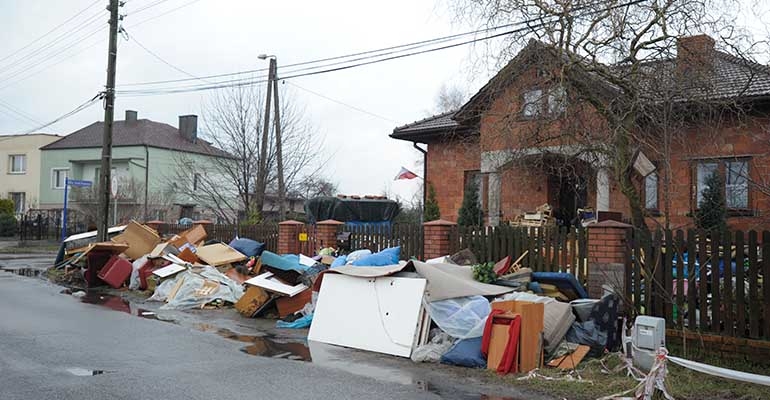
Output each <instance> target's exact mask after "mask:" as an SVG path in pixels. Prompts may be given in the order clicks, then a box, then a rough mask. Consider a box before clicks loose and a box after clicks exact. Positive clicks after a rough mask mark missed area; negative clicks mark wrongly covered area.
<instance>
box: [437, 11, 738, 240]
mask: <svg viewBox="0 0 770 400" xmlns="http://www.w3.org/2000/svg"><path fill="white" fill-rule="evenodd" d="M737 5H738V4H737V1H735V0H606V1H596V0H504V1H496V0H457V1H453V2H452V3H451V7H452V8H453V10H454V11H455V13H456V15H457V16H458V18H459V19H461V20H464V21H470V22H471V23H473V24H474V25H477V26H478V25H481V26H497V25H502V24H510V23H513V24H516V29H515V30H513V32H512V33H511V35H510V36H508V37H507V39H506V40H505V41H504V42H503V44H502V46H501V47H500V48H497V49H495V51H494V52H493V53H492V56H493V57H494V59H495V60H496V61H497V62H498V65H503V64H505V63H507V62H508V61H509V60H510V59H511V58H513V56H514V55H516V54H518V52H519V51H520V50H521V49H522V48H525V47H526V48H529V49H530V51H532V52H534V53H535V54H533V55H532V57H530V60H535V61H534V62H533V63H532V64H531V65H516V66H514V67H515V68H521V69H526V68H535V69H536V70H537V71H538V74H537V79H540V80H541V81H544V82H548V84H549V85H550V86H551V87H555V88H558V90H561V92H559V91H557V92H553V91H550V92H549V91H544V92H542V93H541V96H543V97H544V98H545V99H547V100H546V101H544V104H546V105H545V107H547V108H548V109H549V110H548V111H550V114H552V116H553V117H554V118H552V119H546V120H545V121H543V122H545V123H542V124H529V125H527V127H526V129H524V132H522V133H520V134H519V135H518V136H516V137H511V135H508V136H506V135H501V137H499V138H487V139H486V140H487V142H489V141H490V140H491V141H495V140H497V141H500V142H506V141H507V142H508V143H501V145H507V146H509V147H512V148H516V149H520V150H522V151H520V152H519V153H516V152H513V153H506V154H505V157H507V159H505V160H498V161H497V165H513V164H515V163H517V162H519V163H527V164H532V163H533V161H534V162H538V163H540V164H541V165H542V166H543V167H544V168H552V169H556V170H557V171H556V174H579V172H578V171H575V170H574V166H575V165H576V163H575V162H574V161H575V160H582V161H583V162H584V163H586V164H588V165H604V166H606V168H607V170H608V172H609V176H610V177H611V178H613V180H614V182H615V183H616V184H617V186H618V188H619V190H620V191H621V192H622V194H623V195H624V197H625V198H626V199H627V200H628V203H629V208H630V212H631V219H632V223H633V224H634V225H635V226H637V227H640V228H643V229H644V230H645V231H646V228H647V225H646V222H645V216H646V213H645V204H644V199H643V198H642V197H641V188H640V182H639V177H638V175H637V174H635V172H634V168H632V166H633V162H634V155H635V154H637V152H638V151H639V150H643V151H648V152H654V153H656V154H655V156H656V159H660V160H662V161H663V163H664V165H663V167H665V168H664V170H665V173H664V176H663V177H662V178H663V181H664V187H665V186H666V185H670V184H671V181H672V176H671V174H672V173H673V172H674V171H672V167H671V164H670V160H671V158H672V152H673V151H674V150H673V149H675V148H677V145H681V144H683V143H686V142H687V140H688V138H687V137H686V136H685V133H684V132H683V129H682V127H683V126H693V125H697V126H710V127H712V129H711V130H712V131H714V132H716V131H718V127H719V126H720V125H716V126H715V125H714V124H713V122H715V121H719V120H725V119H726V118H727V115H726V113H725V111H724V110H729V111H728V112H729V113H733V114H731V115H734V113H735V112H736V111H739V107H736V106H738V104H737V102H736V101H735V99H736V98H737V96H733V97H732V98H729V99H719V100H717V101H715V100H714V99H713V98H710V97H709V96H708V93H709V92H708V90H709V85H710V84H713V82H710V81H709V79H708V77H706V76H700V75H699V73H698V69H697V68H692V69H689V70H684V71H682V70H678V71H675V70H672V68H676V67H675V66H672V65H671V64H670V63H669V64H666V63H665V60H670V59H672V57H673V51H674V49H676V44H677V40H678V39H679V38H681V37H683V36H688V35H694V34H700V33H708V34H711V35H713V36H715V37H718V38H719V39H720V41H721V44H722V46H724V47H729V48H731V49H739V48H746V47H747V44H748V45H750V44H751V42H750V40H749V39H748V37H747V36H746V35H745V34H744V33H743V32H741V31H740V30H738V29H735V28H734V26H735V24H734V22H735V15H733V14H731V13H730V11H731V10H736V9H738V7H737ZM532 39H535V40H536V41H537V43H539V44H542V46H531V44H532V42H530V40H532ZM692 61H693V64H697V62H698V61H699V60H697V58H696V59H693V60H692ZM509 65H510V64H509ZM694 66H695V67H697V65H694ZM505 72H506V71H503V73H505ZM511 73H512V71H511ZM505 85H507V82H504V81H501V82H497V86H495V87H492V88H491V90H493V91H502V90H504V89H505ZM562 102H564V103H565V104H568V106H566V110H565V109H561V108H562V107H561V106H558V105H557V106H556V107H553V108H551V107H552V105H553V104H558V103H562ZM509 111H510V110H503V111H502V112H501V113H500V115H493V117H494V118H495V121H499V122H498V124H499V125H500V126H501V127H503V128H504V125H505V124H510V123H513V121H511V118H510V113H509ZM490 112H494V111H490ZM565 113H566V115H568V118H559V117H560V116H561V115H564V114H565ZM517 122H518V121H517ZM519 125H521V124H519ZM554 127H557V128H556V129H554ZM499 131H501V132H510V129H509V130H506V129H499ZM690 139H691V138H690ZM535 147H537V148H541V149H543V148H545V149H548V150H547V151H540V152H538V156H537V157H535V156H534V155H533V154H532V153H531V152H529V151H528V149H532V148H535ZM555 161H565V162H555ZM568 166H569V167H568ZM665 208H666V210H665V211H666V212H668V209H669V208H670V204H666V205H665Z"/></svg>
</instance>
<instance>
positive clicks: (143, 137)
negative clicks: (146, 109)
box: [40, 119, 233, 158]
mask: <svg viewBox="0 0 770 400" xmlns="http://www.w3.org/2000/svg"><path fill="white" fill-rule="evenodd" d="M103 134H104V122H101V121H98V122H94V123H93V124H91V125H88V126H86V127H84V128H81V129H79V130H77V131H75V132H72V133H70V134H69V135H67V136H65V137H63V138H61V139H59V140H57V141H55V142H53V143H51V144H48V145H45V146H43V147H41V148H40V149H41V150H58V149H79V148H90V147H102V135H103ZM112 145H113V147H125V146H149V147H157V148H161V149H168V150H176V151H181V152H186V153H197V154H204V155H210V156H215V157H227V158H232V157H233V156H232V155H231V154H229V153H227V152H225V151H223V150H220V149H218V148H216V147H214V146H212V145H211V144H210V143H209V142H206V141H205V140H202V139H200V138H199V139H197V140H196V141H195V143H193V142H191V141H189V140H187V139H185V138H184V137H182V135H180V134H179V130H178V129H177V128H175V127H173V126H171V125H169V124H164V123H162V122H155V121H150V120H148V119H139V120H136V121H134V122H129V123H126V121H115V123H114V124H113V125H112Z"/></svg>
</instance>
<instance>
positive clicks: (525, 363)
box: [492, 300, 544, 372]
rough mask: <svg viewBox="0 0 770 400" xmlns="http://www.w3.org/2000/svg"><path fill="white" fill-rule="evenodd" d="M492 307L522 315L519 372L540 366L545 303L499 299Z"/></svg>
mask: <svg viewBox="0 0 770 400" xmlns="http://www.w3.org/2000/svg"><path fill="white" fill-rule="evenodd" d="M492 309H495V310H505V311H510V312H513V313H514V314H519V315H520V316H521V335H520V336H519V372H529V371H531V370H533V369H535V368H539V367H540V364H541V360H542V348H543V347H542V346H543V328H544V320H543V318H544V305H543V303H532V302H528V301H515V300H509V301H498V302H494V303H492ZM498 363H499V362H498ZM495 366H496V365H495Z"/></svg>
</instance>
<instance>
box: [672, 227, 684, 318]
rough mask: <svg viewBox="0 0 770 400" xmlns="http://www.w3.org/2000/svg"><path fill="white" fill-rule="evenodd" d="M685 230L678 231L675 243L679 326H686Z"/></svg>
mask: <svg viewBox="0 0 770 400" xmlns="http://www.w3.org/2000/svg"><path fill="white" fill-rule="evenodd" d="M684 243H685V242H684V232H682V230H681V229H678V230H677V231H676V241H675V243H674V245H675V247H676V323H677V326H678V327H680V328H681V327H683V326H684V299H685V293H684V280H685V277H684V276H685V275H684V269H685V265H684V257H683V256H682V254H683V249H684Z"/></svg>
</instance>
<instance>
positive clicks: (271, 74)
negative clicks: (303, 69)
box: [257, 54, 286, 221]
mask: <svg viewBox="0 0 770 400" xmlns="http://www.w3.org/2000/svg"><path fill="white" fill-rule="evenodd" d="M257 58H259V59H260V60H265V59H269V60H270V67H269V69H268V77H267V100H266V101H265V103H266V105H265V129H264V130H263V135H262V143H263V148H262V150H263V152H264V153H263V154H264V156H263V157H262V158H260V165H262V163H263V160H264V162H265V163H266V162H267V159H266V157H267V154H266V150H267V146H266V145H265V143H266V141H267V140H266V138H267V132H268V131H269V127H270V121H269V115H268V114H270V89H271V88H272V92H273V103H274V104H273V109H274V111H273V112H274V114H275V116H274V120H275V122H274V123H275V156H276V161H277V163H278V168H277V170H278V171H277V172H278V213H279V217H278V220H279V221H281V220H283V219H284V218H286V205H285V202H286V186H285V182H284V180H283V144H282V142H281V107H280V105H279V104H280V103H279V102H278V58H277V57H276V56H274V55H267V54H260V55H258V56H257ZM271 85H272V86H271ZM265 166H266V164H265ZM264 171H265V172H264V174H265V180H267V176H268V172H267V170H266V169H264ZM260 211H261V210H260Z"/></svg>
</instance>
